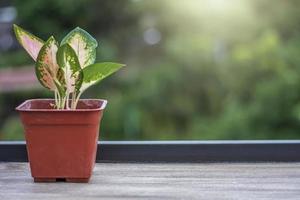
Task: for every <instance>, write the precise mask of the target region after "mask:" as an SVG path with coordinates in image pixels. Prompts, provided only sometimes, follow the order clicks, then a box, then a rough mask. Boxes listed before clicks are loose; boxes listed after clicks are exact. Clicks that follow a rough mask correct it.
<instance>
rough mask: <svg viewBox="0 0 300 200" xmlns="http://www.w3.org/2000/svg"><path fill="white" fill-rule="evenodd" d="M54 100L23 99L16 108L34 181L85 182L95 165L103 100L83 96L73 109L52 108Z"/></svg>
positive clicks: (104, 102) (105, 102)
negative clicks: (85, 98)
mask: <svg viewBox="0 0 300 200" xmlns="http://www.w3.org/2000/svg"><path fill="white" fill-rule="evenodd" d="M53 103H54V100H51V99H32V100H27V101H25V102H24V103H22V104H21V105H20V106H18V107H17V108H16V110H17V111H19V112H20V116H21V120H22V123H23V126H24V130H25V131H24V132H25V139H26V147H27V153H28V159H29V163H30V169H31V175H32V177H33V178H34V181H35V182H55V181H58V180H65V181H67V182H88V181H89V179H90V177H91V175H92V171H93V168H94V165H95V159H96V152H97V141H98V135H99V127H100V121H101V118H102V114H103V110H104V108H105V106H106V104H107V101H106V100H96V99H95V100H94V99H87V100H81V101H79V103H78V106H77V109H76V110H56V109H53V108H52V107H51V104H53Z"/></svg>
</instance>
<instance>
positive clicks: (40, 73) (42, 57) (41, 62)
mask: <svg viewBox="0 0 300 200" xmlns="http://www.w3.org/2000/svg"><path fill="white" fill-rule="evenodd" d="M57 50H58V43H57V42H56V40H55V39H54V37H53V36H51V37H50V38H49V39H48V40H47V41H46V43H45V44H44V45H43V46H42V48H41V50H40V52H39V54H38V57H37V60H36V65H35V72H36V75H37V78H38V80H39V81H40V83H41V84H42V85H43V86H44V87H46V88H48V89H49V90H52V91H54V90H56V89H57V87H56V84H55V80H56V79H57V78H56V77H57V74H58V70H59V66H58V64H57V62H56V53H57Z"/></svg>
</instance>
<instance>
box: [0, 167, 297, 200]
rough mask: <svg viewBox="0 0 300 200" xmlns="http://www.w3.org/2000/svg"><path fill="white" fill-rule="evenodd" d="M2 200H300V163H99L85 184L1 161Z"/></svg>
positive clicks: (0, 184) (0, 190)
mask: <svg viewBox="0 0 300 200" xmlns="http://www.w3.org/2000/svg"><path fill="white" fill-rule="evenodd" d="M0 199H1V200H2V199H3V200H10V199H13V200H18V199H31V200H35V199H39V200H48V199H55V200H59V199H67V200H69V199H70V200H77V199H86V200H89V199H206V200H207V199H251V200H252V199H253V200H256V199H272V200H276V199H300V163H209V164H207V163H202V164H187V163H186V164H182V163H178V164H174V163H172V164H167V163H164V164H161V163H97V164H96V167H95V170H94V174H93V177H92V179H91V181H90V183H88V184H83V183H64V182H58V183H34V182H33V180H32V178H31V176H30V172H29V166H28V163H4V162H2V163H0Z"/></svg>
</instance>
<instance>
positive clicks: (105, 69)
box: [14, 25, 124, 109]
mask: <svg viewBox="0 0 300 200" xmlns="http://www.w3.org/2000/svg"><path fill="white" fill-rule="evenodd" d="M14 30H15V34H16V37H17V39H18V41H19V42H20V44H21V45H22V46H23V47H24V49H25V50H26V51H27V52H28V53H29V55H30V56H31V57H32V58H33V59H34V60H35V61H36V68H35V69H36V75H37V78H38V80H39V81H40V83H41V84H42V85H43V86H44V87H45V88H47V89H49V90H51V91H54V94H55V107H56V108H57V109H65V108H66V109H70V108H71V109H76V106H77V103H78V101H79V98H80V96H81V94H82V92H83V91H84V90H86V89H87V88H88V87H90V86H91V85H93V84H95V83H97V82H99V81H100V80H102V79H104V78H106V77H107V76H109V75H111V74H112V73H114V72H116V71H117V70H119V69H120V68H121V67H122V66H124V65H123V64H118V63H107V62H106V63H96V64H94V62H95V59H96V47H97V46H98V43H97V41H96V40H95V39H94V38H93V37H92V36H91V35H90V34H89V33H87V32H86V31H85V30H83V29H81V28H79V27H77V28H75V29H74V30H72V31H71V32H70V33H69V34H68V35H67V36H66V37H65V38H64V39H63V40H62V42H61V45H60V46H58V42H56V40H55V38H54V37H53V36H51V37H50V38H49V39H48V40H47V41H46V42H45V43H44V42H43V41H42V40H41V39H39V38H38V37H36V36H34V35H33V34H31V33H29V32H27V31H25V30H23V29H22V28H20V27H18V26H17V25H14ZM84 76H86V77H85V78H84ZM82 83H84V84H83V85H82ZM70 95H71V96H72V97H71V98H72V99H71V106H70V105H69V102H70V101H69V98H70Z"/></svg>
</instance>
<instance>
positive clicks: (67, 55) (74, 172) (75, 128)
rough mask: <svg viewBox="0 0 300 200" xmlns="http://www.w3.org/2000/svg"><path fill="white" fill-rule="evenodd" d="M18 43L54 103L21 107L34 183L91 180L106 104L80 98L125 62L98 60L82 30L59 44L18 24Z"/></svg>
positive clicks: (92, 43) (34, 102) (41, 101)
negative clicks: (35, 34) (52, 95)
mask: <svg viewBox="0 0 300 200" xmlns="http://www.w3.org/2000/svg"><path fill="white" fill-rule="evenodd" d="M14 32H15V35H16V37H17V39H18V41H19V43H20V44H21V45H22V46H23V47H24V49H25V50H26V51H27V52H28V54H29V55H30V56H31V57H32V58H33V60H34V61H35V62H36V63H35V72H36V76H37V79H38V80H39V82H40V83H41V84H42V86H44V87H45V88H47V89H49V90H51V91H52V92H53V93H54V99H31V100H27V101H25V102H24V103H22V104H21V105H20V106H18V107H17V108H16V110H17V111H19V112H20V117H21V120H22V123H23V126H24V130H25V131H24V132H25V139H26V147H27V152H28V159H29V163H30V169H31V175H32V177H33V178H34V181H35V182H54V181H56V180H58V179H59V180H61V179H63V180H65V181H67V182H88V181H89V179H90V177H91V174H92V170H93V167H94V164H95V158H96V152H97V141H98V135H99V127H100V121H101V118H102V114H103V110H104V108H105V106H106V103H107V101H106V100H102V99H84V100H81V99H80V96H81V94H82V93H83V92H84V91H85V90H86V89H87V88H89V87H90V86H91V85H94V84H95V83H97V82H99V81H101V80H103V79H104V78H106V77H107V76H109V75H111V74H112V73H114V72H116V71H117V70H119V69H120V68H121V67H123V66H124V64H119V63H112V62H103V63H94V62H95V60H96V48H97V46H98V43H97V41H96V40H95V39H94V38H93V37H92V36H91V35H90V34H89V33H88V32H86V31H85V30H83V29H81V28H79V27H77V28H75V29H74V30H72V31H71V32H70V33H69V34H67V35H66V36H65V37H64V38H63V40H62V41H61V43H60V44H59V43H58V42H57V41H56V40H55V38H54V37H53V36H51V37H50V38H49V39H48V40H47V41H46V42H44V41H43V40H41V39H40V38H38V37H36V36H34V35H33V34H31V33H29V32H27V31H25V30H24V29H22V28H20V27H19V26H17V25H14Z"/></svg>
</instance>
